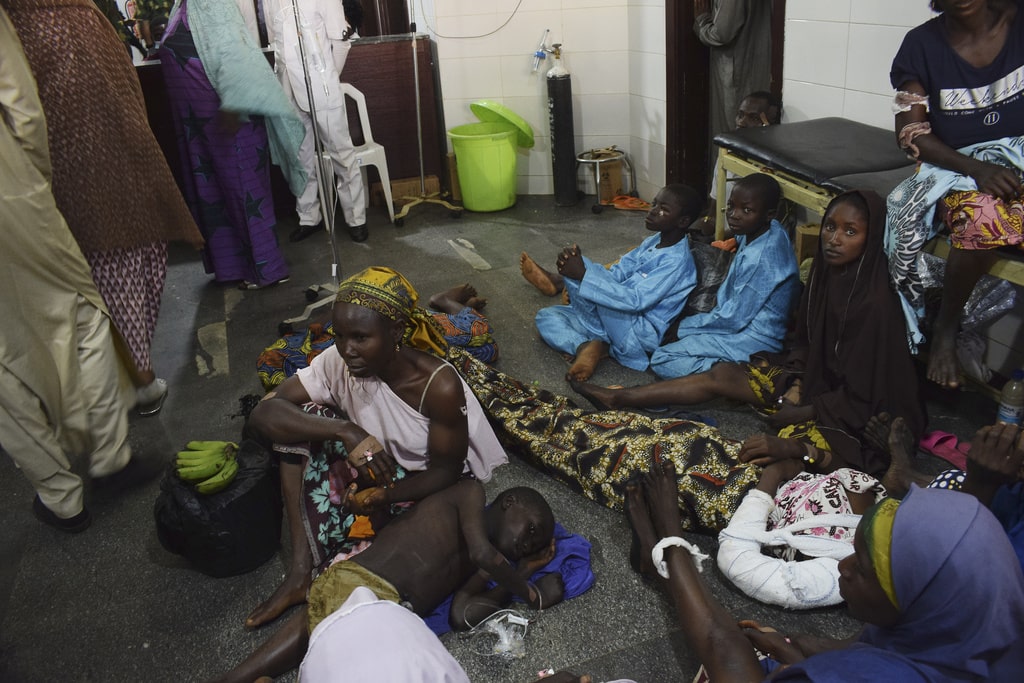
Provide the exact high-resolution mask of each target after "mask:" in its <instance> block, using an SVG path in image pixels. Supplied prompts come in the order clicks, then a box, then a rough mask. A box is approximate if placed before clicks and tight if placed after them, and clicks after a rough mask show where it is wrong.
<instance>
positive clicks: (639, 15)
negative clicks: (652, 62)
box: [628, 7, 665, 56]
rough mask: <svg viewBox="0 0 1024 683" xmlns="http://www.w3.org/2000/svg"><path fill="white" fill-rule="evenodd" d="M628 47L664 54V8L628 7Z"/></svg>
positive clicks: (638, 50)
mask: <svg viewBox="0 0 1024 683" xmlns="http://www.w3.org/2000/svg"><path fill="white" fill-rule="evenodd" d="M628 16H629V26H628V31H629V49H630V50H634V51H636V52H653V53H655V54H660V55H662V56H664V54H665V8H664V7H630V8H629V12H628Z"/></svg>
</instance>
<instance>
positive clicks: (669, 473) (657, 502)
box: [644, 458, 683, 538]
mask: <svg viewBox="0 0 1024 683" xmlns="http://www.w3.org/2000/svg"><path fill="white" fill-rule="evenodd" d="M644 487H645V489H646V492H647V506H648V509H649V510H650V511H651V521H653V522H654V530H655V532H656V533H657V535H658V536H659V537H660V538H665V537H666V536H678V535H679V532H680V531H682V528H683V524H682V517H681V515H680V513H679V483H678V481H677V480H676V468H675V465H673V464H672V461H671V460H661V459H660V458H659V459H658V461H656V462H654V463H652V464H651V471H650V472H648V473H647V476H646V477H644Z"/></svg>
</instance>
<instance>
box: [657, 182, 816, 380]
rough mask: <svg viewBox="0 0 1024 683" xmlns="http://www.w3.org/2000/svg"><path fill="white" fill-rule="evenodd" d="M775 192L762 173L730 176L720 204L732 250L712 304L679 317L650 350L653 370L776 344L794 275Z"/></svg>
mask: <svg viewBox="0 0 1024 683" xmlns="http://www.w3.org/2000/svg"><path fill="white" fill-rule="evenodd" d="M781 197H782V190H781V189H780V188H779V184H778V183H777V182H776V181H775V179H774V178H772V177H771V176H768V175H765V174H763V173H755V174H753V175H748V176H746V177H744V178H740V179H739V180H737V181H736V184H735V186H734V187H733V190H732V194H731V195H730V196H729V202H728V205H727V207H726V218H727V219H728V221H729V227H730V228H731V229H732V232H733V234H734V235H735V236H736V239H737V243H738V249H737V251H736V256H735V258H733V260H732V264H731V265H730V266H729V273H728V275H726V277H725V280H723V281H722V284H721V286H720V287H719V288H718V295H717V296H718V300H717V302H716V304H715V307H714V308H713V309H711V310H710V311H708V312H707V313H698V314H696V315H691V316H687V317H685V318H683V319H682V320H680V321H679V325H678V327H677V328H676V331H675V334H674V335H672V336H670V337H669V338H667V339H666V342H667V343H665V344H664V345H663V346H661V347H660V348H658V349H657V350H656V351H654V353H653V354H652V355H651V369H652V370H653V371H654V373H655V374H657V375H658V376H659V377H662V378H671V377H683V376H685V375H692V374H694V373H697V372H703V371H705V370H707V369H709V368H710V367H711V366H712V365H714V364H715V363H717V362H719V361H734V362H739V361H745V360H746V359H748V358H750V356H751V354H753V353H756V352H758V351H762V350H769V351H781V350H782V339H783V337H784V336H785V334H786V328H787V326H788V323H789V316H790V312H791V311H792V308H793V304H794V302H795V301H796V297H797V294H798V293H799V289H800V279H799V275H798V270H797V263H796V256H795V255H794V253H793V245H792V244H791V243H790V241H789V237H788V236H787V235H786V231H785V229H784V228H783V227H782V225H781V224H780V223H779V222H778V221H777V220H775V211H776V207H777V206H778V203H779V199H781Z"/></svg>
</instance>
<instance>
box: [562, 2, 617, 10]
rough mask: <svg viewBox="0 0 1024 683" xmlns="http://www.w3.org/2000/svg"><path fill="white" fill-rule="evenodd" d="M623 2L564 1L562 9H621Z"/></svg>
mask: <svg viewBox="0 0 1024 683" xmlns="http://www.w3.org/2000/svg"><path fill="white" fill-rule="evenodd" d="M624 4H628V3H624V2H623V0H562V9H590V8H592V7H619V6H621V5H624Z"/></svg>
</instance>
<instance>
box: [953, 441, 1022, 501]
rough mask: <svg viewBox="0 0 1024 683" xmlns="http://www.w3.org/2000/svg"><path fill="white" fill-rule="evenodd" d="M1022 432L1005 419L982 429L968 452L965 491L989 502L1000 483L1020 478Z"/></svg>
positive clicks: (1007, 482) (1009, 482)
mask: <svg viewBox="0 0 1024 683" xmlns="http://www.w3.org/2000/svg"><path fill="white" fill-rule="evenodd" d="M1022 434H1024V432H1022V431H1021V430H1020V428H1019V427H1017V426H1015V425H1008V424H1002V423H997V424H994V425H992V426H990V427H982V428H981V429H979V430H978V433H977V434H975V435H974V439H972V440H971V450H970V451H968V453H967V479H966V480H965V481H964V491H965V492H967V493H970V494H971V495H973V496H974V497H976V498H977V499H978V500H980V501H981V502H982V503H984V504H985V505H988V504H989V503H991V502H992V497H993V496H994V495H995V493H996V490H997V489H998V488H999V487H1000V486H1003V485H1004V484H1012V483H1013V482H1015V481H1017V480H1018V479H1020V478H1021V467H1022V465H1024V443H1022V441H1024V436H1022Z"/></svg>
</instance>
